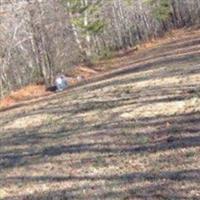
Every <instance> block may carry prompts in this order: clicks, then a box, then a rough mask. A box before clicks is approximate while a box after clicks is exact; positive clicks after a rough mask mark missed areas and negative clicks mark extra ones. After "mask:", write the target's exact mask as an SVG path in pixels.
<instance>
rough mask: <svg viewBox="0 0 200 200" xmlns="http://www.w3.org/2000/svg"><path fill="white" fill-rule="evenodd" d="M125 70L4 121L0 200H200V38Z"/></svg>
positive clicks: (143, 56) (135, 59)
mask: <svg viewBox="0 0 200 200" xmlns="http://www.w3.org/2000/svg"><path fill="white" fill-rule="evenodd" d="M109 62H112V61H111V60H110V61H107V62H106V63H102V65H101V66H107V65H109ZM119 65H120V66H124V67H123V68H120V69H117V70H113V71H111V72H105V73H104V74H103V75H99V76H97V77H96V78H95V79H93V80H90V81H88V82H87V83H86V84H85V85H81V86H77V87H74V88H71V89H69V90H67V91H65V92H63V93H59V94H56V95H53V96H49V97H45V98H42V99H38V100H36V101H32V102H28V103H26V104H24V105H22V106H19V107H16V108H13V109H10V110H7V111H2V112H0V199H16V200H21V199H152V200H153V199H199V198H200V192H199V191H200V185H199V181H200V167H199V166H200V158H199V153H200V32H198V31H197V32H196V33H193V34H188V35H186V36H185V37H183V38H180V39H178V40H175V41H171V42H170V41H168V42H167V43H165V44H163V45H161V46H158V47H156V48H148V49H147V50H145V51H143V52H139V53H136V54H134V55H132V54H131V55H129V57H127V58H126V59H124V61H123V60H121V62H120V63H119V62H116V63H115V67H114V68H116V67H117V66H119ZM112 66H114V65H112Z"/></svg>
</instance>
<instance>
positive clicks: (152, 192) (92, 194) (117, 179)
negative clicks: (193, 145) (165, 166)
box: [5, 169, 200, 200]
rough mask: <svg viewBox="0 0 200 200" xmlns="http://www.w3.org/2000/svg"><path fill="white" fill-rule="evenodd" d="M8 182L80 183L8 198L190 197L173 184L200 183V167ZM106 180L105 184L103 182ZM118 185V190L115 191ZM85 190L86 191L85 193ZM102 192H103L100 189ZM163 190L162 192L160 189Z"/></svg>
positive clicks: (16, 178)
mask: <svg viewBox="0 0 200 200" xmlns="http://www.w3.org/2000/svg"><path fill="white" fill-rule="evenodd" d="M5 181H6V183H7V184H10V183H11V184H17V183H19V182H23V183H24V184H30V183H34V182H36V183H60V184H62V183H64V182H69V181H73V182H76V183H79V186H77V187H74V188H68V189H65V190H64V189H63V190H55V191H48V192H44V193H36V194H34V195H27V196H14V195H13V196H12V197H11V198H7V199H6V200H8V199H13V200H14V199H15V200H18V199H20V200H21V199H30V200H32V199H48V200H49V199H85V198H89V199H97V198H98V199H106V198H108V199H113V198H117V199H125V197H126V198H127V199H135V198H139V197H140V198H142V199H147V198H148V199H160V198H161V197H162V199H163V198H164V199H169V198H170V199H174V198H176V199H183V198H188V196H187V193H184V192H181V191H179V190H178V191H177V190H176V189H175V188H173V185H174V184H175V183H177V182H180V183H181V182H191V183H197V184H198V183H200V170H198V169H193V170H182V171H171V172H168V171H161V172H159V173H153V172H145V173H130V174H122V175H111V176H106V175H99V176H22V177H11V178H6V180H5ZM85 181H87V182H88V183H89V184H87V185H86V186H84V187H83V186H80V185H81V184H80V183H81V182H85ZM99 181H105V186H106V188H107V189H106V188H105V187H103V185H100V184H99ZM144 182H149V184H148V185H147V186H136V185H134V184H135V183H144ZM126 185H132V189H126ZM111 187H112V188H115V190H111ZM192 189H196V190H197V189H198V188H192ZM83 191H85V192H83ZM100 191H101V192H100ZM158 191H159V192H158Z"/></svg>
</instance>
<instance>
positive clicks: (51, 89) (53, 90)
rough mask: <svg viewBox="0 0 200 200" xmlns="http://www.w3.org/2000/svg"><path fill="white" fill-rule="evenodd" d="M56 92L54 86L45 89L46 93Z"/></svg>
mask: <svg viewBox="0 0 200 200" xmlns="http://www.w3.org/2000/svg"><path fill="white" fill-rule="evenodd" d="M56 90H57V87H56V86H55V85H53V86H50V87H47V88H46V91H49V92H55V91H56Z"/></svg>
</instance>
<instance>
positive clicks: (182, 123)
mask: <svg viewBox="0 0 200 200" xmlns="http://www.w3.org/2000/svg"><path fill="white" fill-rule="evenodd" d="M199 122H200V114H199V113H191V114H187V115H180V116H177V115H175V116H173V117H172V116H171V117H162V118H161V117H159V118H146V119H145V118H144V119H140V120H139V121H136V122H134V123H133V121H124V122H123V121H119V122H117V121H116V122H115V123H114V122H113V123H109V122H107V123H105V124H101V123H100V124H97V125H94V126H90V125H88V124H85V125H83V126H80V127H77V128H74V129H73V128H72V129H71V130H68V129H64V128H63V129H62V130H58V132H57V133H54V132H53V131H52V132H47V133H46V134H45V133H38V132H37V130H32V133H31V132H29V134H27V133H24V134H23V133H20V132H19V133H18V134H15V135H13V136H12V137H8V138H4V139H1V141H0V144H1V147H4V146H6V147H9V145H10V146H11V147H15V148H13V150H6V151H5V150H3V149H1V151H0V171H1V172H3V171H4V170H6V169H8V168H14V167H17V166H26V165H30V164H39V163H43V162H45V159H44V158H45V157H46V158H53V157H55V156H60V155H62V154H66V155H67V154H81V153H85V152H87V153H95V154H97V155H101V154H102V153H103V154H107V155H108V154H116V155H123V154H124V155H126V154H129V155H130V154H141V153H145V154H149V153H153V152H162V151H167V150H169V149H174V150H175V149H181V148H191V147H199V146H200V136H199V133H200V123H199ZM166 123H170V124H171V125H170V126H169V127H168V126H166V125H165V124H166ZM141 127H142V128H143V130H145V128H146V127H154V128H155V127H157V130H156V131H155V130H152V131H147V132H145V131H142V132H139V131H137V128H141ZM123 128H128V129H129V128H130V129H131V131H130V132H129V131H128V132H126V134H125V135H124V134H123ZM39 129H40V128H38V130H39ZM134 129H136V131H134ZM34 131H35V132H34ZM83 133H84V134H83ZM8 135H9V134H8ZM72 136H76V137H79V138H80V140H81V138H82V139H83V140H84V139H85V138H87V139H88V140H89V139H92V140H93V141H98V142H80V143H77V144H70V143H69V144H62V142H61V143H60V144H59V145H46V144H48V142H50V143H52V142H56V141H58V140H59V141H62V140H63V139H65V140H64V141H66V138H69V139H68V140H69V141H70V137H72ZM104 137H109V138H112V142H111V141H107V142H105V141H104V142H102V141H101V138H104ZM143 137H146V138H147V141H146V142H145V144H144V143H143V142H142V143H140V140H138V138H143ZM120 138H121V139H123V140H122V141H123V142H122V141H121V140H120ZM113 143H114V144H113ZM34 144H36V145H40V148H38V146H36V147H37V148H36V147H34ZM111 144H112V147H111ZM20 145H28V147H27V148H25V149H21V148H18V149H16V147H17V146H19V147H20Z"/></svg>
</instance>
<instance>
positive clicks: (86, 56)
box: [0, 0, 200, 97]
mask: <svg viewBox="0 0 200 200" xmlns="http://www.w3.org/2000/svg"><path fill="white" fill-rule="evenodd" d="M0 6H1V7H0V93H1V97H3V96H4V95H5V94H6V93H7V92H8V91H11V90H13V89H16V88H20V87H22V86H24V85H26V84H30V83H33V82H38V81H44V82H45V84H46V85H50V84H52V82H53V78H54V76H55V74H56V73H58V72H61V71H62V70H64V71H66V70H67V69H69V68H71V67H73V66H75V65H77V64H78V63H80V62H85V63H86V64H91V63H92V62H93V60H95V59H98V58H101V57H106V56H109V54H110V52H112V51H116V50H120V49H126V48H131V47H134V46H135V45H137V44H138V43H139V42H141V41H148V40H149V39H151V38H155V37H160V36H162V35H163V34H164V33H165V32H166V31H169V30H170V29H172V28H180V27H184V26H186V27H189V26H193V25H199V24H200V1H199V0H4V1H3V0H2V1H1V5H0Z"/></svg>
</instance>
